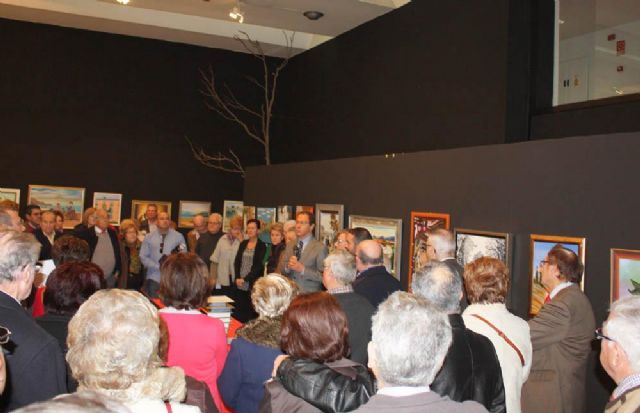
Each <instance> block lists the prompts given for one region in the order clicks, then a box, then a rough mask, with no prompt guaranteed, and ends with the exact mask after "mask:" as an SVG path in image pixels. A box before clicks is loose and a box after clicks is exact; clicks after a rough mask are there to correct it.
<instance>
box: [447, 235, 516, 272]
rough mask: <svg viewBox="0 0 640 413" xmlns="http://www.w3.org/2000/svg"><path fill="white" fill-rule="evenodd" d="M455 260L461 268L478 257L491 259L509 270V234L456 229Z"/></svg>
mask: <svg viewBox="0 0 640 413" xmlns="http://www.w3.org/2000/svg"><path fill="white" fill-rule="evenodd" d="M455 238H456V259H457V260H458V262H459V263H460V265H462V266H463V267H464V266H465V265H467V264H468V263H470V262H472V261H475V260H477V259H478V258H480V257H491V258H496V259H499V260H500V261H502V262H504V263H505V265H506V266H507V268H511V234H507V233H502V232H489V231H478V230H475V229H463V228H456V230H455Z"/></svg>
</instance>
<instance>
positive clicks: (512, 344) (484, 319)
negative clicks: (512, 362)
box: [471, 314, 524, 367]
mask: <svg viewBox="0 0 640 413" xmlns="http://www.w3.org/2000/svg"><path fill="white" fill-rule="evenodd" d="M471 315H472V316H474V317H475V318H477V319H478V320H480V321H484V322H485V323H486V324H487V325H488V326H489V327H491V328H492V329H493V330H494V331H495V332H496V333H498V335H499V336H500V337H502V339H503V340H504V341H505V342H506V343H507V344H508V345H510V346H511V348H513V349H514V350H515V352H516V353H518V357H519V358H520V363H522V366H523V367H524V357H523V356H522V352H520V349H519V348H518V346H516V345H515V343H514V342H513V341H511V340H510V339H509V337H507V336H506V334H504V333H503V332H502V330H500V329H499V328H498V327H496V326H494V325H493V324H492V323H491V322H490V321H489V320H487V319H486V318H484V317H482V316H480V315H478V314H471Z"/></svg>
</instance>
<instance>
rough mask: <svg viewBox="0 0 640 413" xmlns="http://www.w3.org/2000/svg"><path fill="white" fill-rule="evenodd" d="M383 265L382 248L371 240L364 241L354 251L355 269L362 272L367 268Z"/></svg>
mask: <svg viewBox="0 0 640 413" xmlns="http://www.w3.org/2000/svg"><path fill="white" fill-rule="evenodd" d="M382 264H384V256H383V255H382V246H381V245H380V244H379V243H378V242H376V241H373V240H364V241H362V242H361V243H360V244H358V248H357V249H356V268H357V269H358V271H364V270H366V269H367V268H371V267H375V266H378V265H382Z"/></svg>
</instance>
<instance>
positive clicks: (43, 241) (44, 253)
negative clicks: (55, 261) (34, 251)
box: [33, 228, 60, 261]
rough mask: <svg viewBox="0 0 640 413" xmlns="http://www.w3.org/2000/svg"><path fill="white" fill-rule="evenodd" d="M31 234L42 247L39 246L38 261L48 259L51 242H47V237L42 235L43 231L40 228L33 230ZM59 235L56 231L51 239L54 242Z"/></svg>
mask: <svg viewBox="0 0 640 413" xmlns="http://www.w3.org/2000/svg"><path fill="white" fill-rule="evenodd" d="M33 236H34V237H36V239H37V240H38V242H39V243H40V245H42V248H40V256H39V257H38V261H44V260H50V259H51V247H53V245H51V243H50V242H49V238H47V236H46V235H44V232H42V229H41V228H38V229H37V230H35V231H34V232H33ZM59 237H60V235H58V233H57V232H56V233H55V235H54V236H53V241H54V242H55V240H57V239H58V238H59Z"/></svg>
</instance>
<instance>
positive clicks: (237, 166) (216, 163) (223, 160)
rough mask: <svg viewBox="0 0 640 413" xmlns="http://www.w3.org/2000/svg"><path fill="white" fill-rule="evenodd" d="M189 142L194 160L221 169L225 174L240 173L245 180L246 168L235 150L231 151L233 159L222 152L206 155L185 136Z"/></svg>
mask: <svg viewBox="0 0 640 413" xmlns="http://www.w3.org/2000/svg"><path fill="white" fill-rule="evenodd" d="M185 139H186V140H187V142H189V146H190V147H191V152H192V153H193V156H194V158H196V160H197V161H198V162H200V163H201V164H203V165H205V166H208V167H209V168H214V169H219V170H221V171H225V172H231V173H238V174H240V175H241V176H242V177H243V178H244V168H243V167H242V162H241V161H240V158H238V156H237V155H236V154H235V152H233V150H231V149H229V153H230V155H231V157H229V156H227V155H223V154H222V152H218V153H217V154H215V155H209V154H207V153H205V151H204V150H203V149H202V148H201V147H200V148H196V147H195V146H194V145H193V142H191V139H189V138H188V137H187V136H185Z"/></svg>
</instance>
